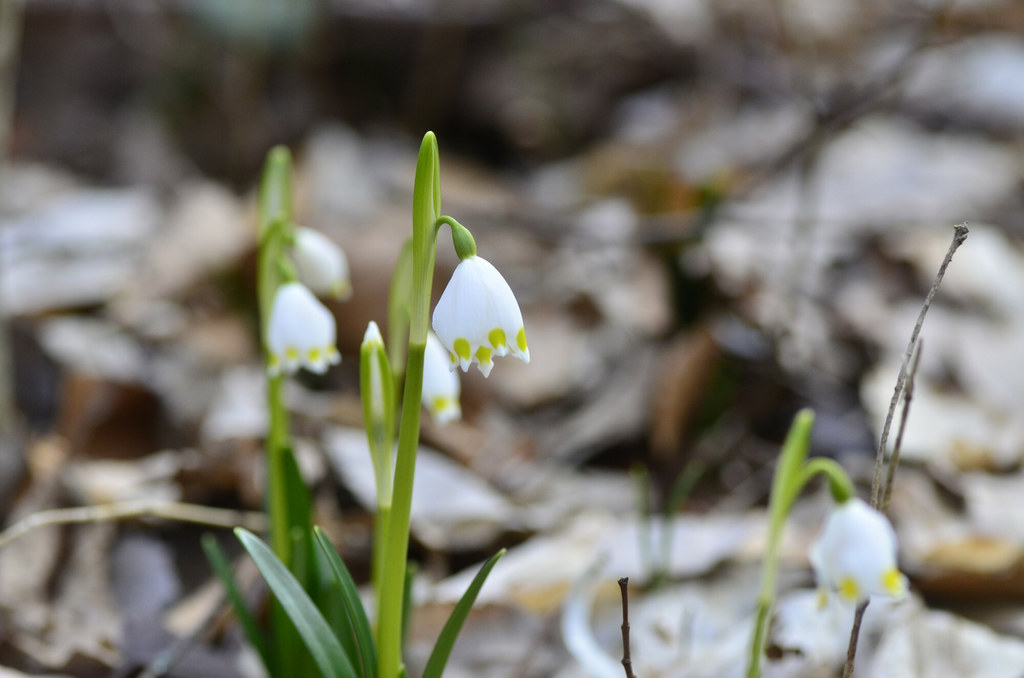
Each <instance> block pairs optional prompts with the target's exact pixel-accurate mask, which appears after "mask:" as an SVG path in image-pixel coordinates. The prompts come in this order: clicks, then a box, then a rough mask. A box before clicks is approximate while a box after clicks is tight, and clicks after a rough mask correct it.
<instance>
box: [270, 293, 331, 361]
mask: <svg viewBox="0 0 1024 678" xmlns="http://www.w3.org/2000/svg"><path fill="white" fill-rule="evenodd" d="M336 334H337V329H336V328H335V325H334V316H333V315H331V312H330V311H328V310H327V308H326V307H325V306H324V305H323V304H321V303H320V301H318V300H317V298H316V297H315V296H313V293H312V292H310V291H309V289H308V288H307V287H306V286H305V285H303V284H302V283H298V282H290V283H285V284H283V285H281V286H280V287H278V288H277V293H276V294H275V295H274V303H273V305H272V306H271V308H270V320H269V321H268V322H267V350H268V352H269V354H270V355H269V362H268V364H267V372H268V373H269V374H270V375H271V376H276V375H278V374H281V373H282V372H283V373H285V374H291V373H293V372H295V371H297V370H298V369H299V368H300V367H305V368H306V369H308V370H310V371H312V372H317V373H319V374H323V373H324V372H326V371H327V367H328V365H334V364H337V363H339V362H341V354H340V353H338V348H337V346H335V338H336Z"/></svg>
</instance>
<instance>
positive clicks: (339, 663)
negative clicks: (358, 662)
mask: <svg viewBox="0 0 1024 678" xmlns="http://www.w3.org/2000/svg"><path fill="white" fill-rule="evenodd" d="M235 535H236V536H237V537H238V539H239V541H241V542H242V546H244V547H245V550H246V551H248V552H249V555H250V556H251V557H252V559H253V562H255V563H256V567H257V569H259V571H260V574H262V575H263V578H264V579H266V581H267V585H268V586H269V587H270V590H271V591H272V592H273V593H274V596H275V597H276V598H277V600H278V602H279V603H280V604H281V606H282V607H283V608H284V610H285V612H287V613H288V617H289V618H290V619H291V620H292V623H293V624H295V629H296V631H298V633H299V635H300V636H301V637H302V640H303V642H304V643H305V644H306V647H307V648H308V649H309V653H310V654H311V655H312V656H313V661H315V662H316V665H317V667H318V668H319V669H320V672H321V673H322V674H323V676H324V678H358V676H357V674H356V672H355V669H353V668H352V664H351V662H349V660H348V657H347V656H346V654H345V650H344V649H343V648H342V647H341V644H340V643H338V639H337V638H335V636H334V632H333V631H331V627H330V626H328V624H327V622H326V621H324V618H323V615H321V614H320V611H319V610H318V609H317V608H316V605H315V604H313V601H312V600H310V598H309V595H308V594H307V593H306V592H305V591H304V590H303V589H302V586H301V585H300V584H299V582H298V580H296V579H295V577H294V575H292V573H291V572H289V571H288V568H286V567H285V566H284V563H282V562H281V561H280V560H278V558H277V556H275V555H274V553H273V551H271V550H270V547H269V546H267V545H266V544H264V543H263V541H261V540H260V538H259V537H257V536H256V535H254V534H253V533H252V532H249V531H248V530H246V529H243V528H241V527H239V528H236V529H235Z"/></svg>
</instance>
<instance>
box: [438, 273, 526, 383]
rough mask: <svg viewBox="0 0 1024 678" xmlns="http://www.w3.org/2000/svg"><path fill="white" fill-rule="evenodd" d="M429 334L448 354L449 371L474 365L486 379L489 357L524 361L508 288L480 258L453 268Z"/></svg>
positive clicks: (517, 314) (522, 333) (519, 319)
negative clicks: (453, 270) (508, 355)
mask: <svg viewBox="0 0 1024 678" xmlns="http://www.w3.org/2000/svg"><path fill="white" fill-rule="evenodd" d="M433 326H434V331H435V332H437V337H438V339H440V340H441V343H442V344H443V345H444V347H445V348H446V349H447V350H448V353H449V361H450V364H451V369H452V370H454V369H455V367H456V365H457V366H459V367H461V368H462V371H463V372H465V371H466V370H468V369H469V366H470V365H471V364H472V363H476V364H477V367H479V368H480V372H481V373H482V374H483V375H484V376H485V377H486V376H487V375H488V374H490V373H491V367H493V365H494V363H493V357H494V356H503V355H506V354H508V353H511V354H512V355H514V356H515V357H517V358H519V359H521V360H522V361H523V362H527V363H528V362H530V349H529V348H528V347H527V345H526V329H525V328H524V327H523V314H522V312H521V311H520V310H519V303H518V302H516V297H515V295H514V294H512V288H510V287H509V286H508V283H507V282H505V279H504V278H503V277H501V273H498V269H496V268H494V266H492V265H491V264H490V262H488V261H487V260H486V259H483V258H481V257H478V256H476V255H474V256H471V257H467V258H465V259H463V260H462V261H461V262H460V263H459V265H458V266H457V267H456V268H455V272H454V273H453V274H452V279H451V280H450V281H449V282H448V287H446V288H445V290H444V293H443V294H442V295H441V299H440V300H439V301H438V302H437V306H436V307H435V308H434V319H433Z"/></svg>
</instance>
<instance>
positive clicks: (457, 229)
mask: <svg viewBox="0 0 1024 678" xmlns="http://www.w3.org/2000/svg"><path fill="white" fill-rule="evenodd" d="M444 224H447V225H448V227H449V228H451V229H452V243H453V244H454V245H455V253H456V254H457V255H459V261H462V260H463V259H469V258H470V257H475V256H476V240H474V239H473V234H472V233H470V232H469V229H468V228H466V227H465V226H463V225H462V224H460V223H459V222H457V221H455V219H453V218H452V217H450V216H448V215H446V214H444V215H441V216H439V217H438V218H437V222H436V223H435V224H434V236H435V237H437V230H438V229H440V228H441V226H443V225H444Z"/></svg>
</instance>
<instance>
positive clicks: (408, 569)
mask: <svg viewBox="0 0 1024 678" xmlns="http://www.w3.org/2000/svg"><path fill="white" fill-rule="evenodd" d="M417 572H419V565H417V564H416V563H414V562H413V561H409V562H408V563H406V564H405V584H404V585H403V586H402V591H403V593H402V647H403V648H404V647H405V646H406V645H408V644H409V620H410V619H412V582H413V580H414V579H416V573H417Z"/></svg>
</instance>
